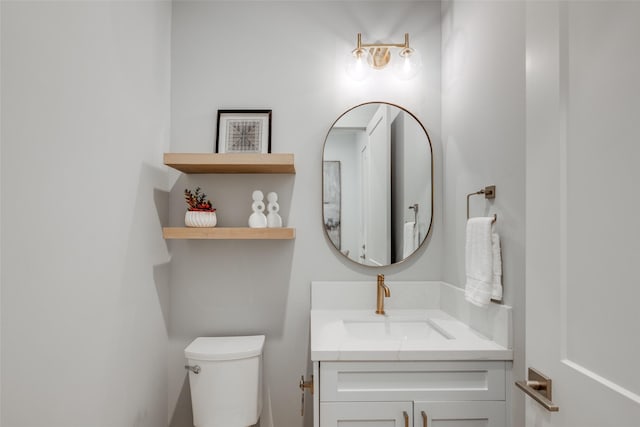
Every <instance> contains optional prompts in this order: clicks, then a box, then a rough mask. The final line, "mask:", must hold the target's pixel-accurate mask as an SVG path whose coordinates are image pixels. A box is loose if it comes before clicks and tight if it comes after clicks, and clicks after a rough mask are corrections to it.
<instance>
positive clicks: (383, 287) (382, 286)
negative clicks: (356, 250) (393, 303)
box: [376, 274, 391, 314]
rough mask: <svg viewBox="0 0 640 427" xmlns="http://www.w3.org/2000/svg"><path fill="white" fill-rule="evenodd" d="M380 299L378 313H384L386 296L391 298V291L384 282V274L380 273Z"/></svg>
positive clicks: (377, 305)
mask: <svg viewBox="0 0 640 427" xmlns="http://www.w3.org/2000/svg"><path fill="white" fill-rule="evenodd" d="M377 288H378V300H377V302H376V314H384V297H387V298H389V297H390V296H391V291H390V290H389V287H388V286H387V285H385V284H384V274H378V285H377Z"/></svg>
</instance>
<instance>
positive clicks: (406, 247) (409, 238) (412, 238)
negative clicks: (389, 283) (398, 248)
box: [402, 221, 418, 259]
mask: <svg viewBox="0 0 640 427" xmlns="http://www.w3.org/2000/svg"><path fill="white" fill-rule="evenodd" d="M402 241H403V248H402V258H403V259H404V258H406V257H408V256H409V255H411V254H412V253H413V252H414V251H415V250H416V249H417V248H418V245H417V243H418V233H417V231H416V223H415V222H413V221H410V222H405V223H404V230H403V236H402Z"/></svg>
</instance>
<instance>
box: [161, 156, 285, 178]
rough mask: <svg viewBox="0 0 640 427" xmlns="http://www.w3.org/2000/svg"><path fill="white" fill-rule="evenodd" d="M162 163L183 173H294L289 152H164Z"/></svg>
mask: <svg viewBox="0 0 640 427" xmlns="http://www.w3.org/2000/svg"><path fill="white" fill-rule="evenodd" d="M164 164H165V165H167V166H171V167H172V168H174V169H177V170H179V171H180V172H184V173H286V174H295V173H296V168H295V166H294V163H293V154H290V153H269V154H253V153H246V154H236V153H233V154H230V153H224V154H217V153H164Z"/></svg>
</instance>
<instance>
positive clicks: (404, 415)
mask: <svg viewBox="0 0 640 427" xmlns="http://www.w3.org/2000/svg"><path fill="white" fill-rule="evenodd" d="M402 416H403V417H404V427H409V414H407V411H402Z"/></svg>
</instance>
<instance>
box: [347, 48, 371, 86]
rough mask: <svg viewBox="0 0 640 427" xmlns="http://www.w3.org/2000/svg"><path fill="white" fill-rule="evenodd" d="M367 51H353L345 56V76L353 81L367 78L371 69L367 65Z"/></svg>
mask: <svg viewBox="0 0 640 427" xmlns="http://www.w3.org/2000/svg"><path fill="white" fill-rule="evenodd" d="M368 55H369V53H368V51H367V50H366V49H362V48H360V49H354V50H353V52H350V53H349V54H348V56H347V67H346V70H347V74H348V75H349V77H351V78H352V79H353V80H356V81H363V80H365V79H366V78H367V77H369V73H370V72H371V67H370V66H369V63H368Z"/></svg>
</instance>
